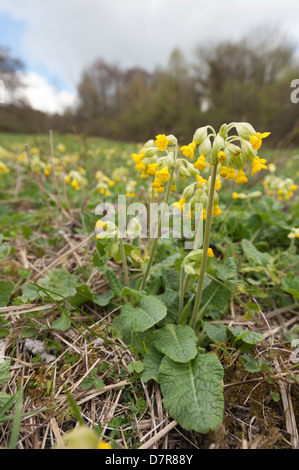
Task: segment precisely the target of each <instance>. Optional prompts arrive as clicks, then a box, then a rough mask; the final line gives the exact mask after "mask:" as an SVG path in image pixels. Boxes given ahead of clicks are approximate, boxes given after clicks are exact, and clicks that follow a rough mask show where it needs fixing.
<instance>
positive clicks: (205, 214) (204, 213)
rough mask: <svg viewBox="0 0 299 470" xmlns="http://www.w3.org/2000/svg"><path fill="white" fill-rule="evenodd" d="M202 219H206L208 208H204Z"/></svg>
mask: <svg viewBox="0 0 299 470" xmlns="http://www.w3.org/2000/svg"><path fill="white" fill-rule="evenodd" d="M200 218H201V220H206V218H207V209H205V208H203V210H202V213H201V215H200Z"/></svg>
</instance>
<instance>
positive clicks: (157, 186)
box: [153, 178, 164, 193]
mask: <svg viewBox="0 0 299 470" xmlns="http://www.w3.org/2000/svg"><path fill="white" fill-rule="evenodd" d="M153 189H154V190H155V191H157V192H158V193H163V192H164V185H163V183H162V181H161V180H159V179H158V178H156V179H155V181H154V182H153Z"/></svg>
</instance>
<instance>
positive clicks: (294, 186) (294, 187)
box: [269, 165, 298, 191]
mask: <svg viewBox="0 0 299 470" xmlns="http://www.w3.org/2000/svg"><path fill="white" fill-rule="evenodd" d="M269 166H270V165H269ZM297 188H298V186H297V185H296V184H293V185H292V186H291V191H296V189H297Z"/></svg>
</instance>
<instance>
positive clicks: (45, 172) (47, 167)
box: [44, 165, 52, 176]
mask: <svg viewBox="0 0 299 470" xmlns="http://www.w3.org/2000/svg"><path fill="white" fill-rule="evenodd" d="M51 169H52V168H51V165H46V166H45V168H44V174H45V175H46V176H48V175H49V174H50V173H51Z"/></svg>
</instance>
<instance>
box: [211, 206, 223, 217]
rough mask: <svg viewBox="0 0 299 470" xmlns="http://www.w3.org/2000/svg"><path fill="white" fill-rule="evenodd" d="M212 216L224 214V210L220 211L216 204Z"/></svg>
mask: <svg viewBox="0 0 299 470" xmlns="http://www.w3.org/2000/svg"><path fill="white" fill-rule="evenodd" d="M212 214H213V215H221V214H222V210H221V209H220V207H219V206H218V204H214V206H213V211H212Z"/></svg>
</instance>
